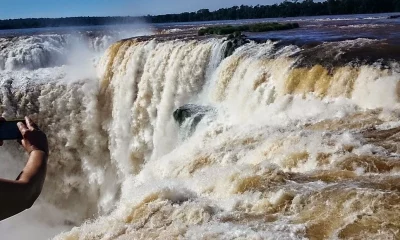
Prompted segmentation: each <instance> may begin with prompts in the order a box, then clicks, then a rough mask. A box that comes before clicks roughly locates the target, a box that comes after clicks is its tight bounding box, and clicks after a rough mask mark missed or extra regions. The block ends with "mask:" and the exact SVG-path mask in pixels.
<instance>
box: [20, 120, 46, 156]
mask: <svg viewBox="0 0 400 240" xmlns="http://www.w3.org/2000/svg"><path fill="white" fill-rule="evenodd" d="M25 122H26V125H25V124H24V123H22V122H19V123H18V128H19V131H20V132H21V134H22V138H23V139H22V140H21V144H22V146H23V147H24V148H25V150H26V152H27V153H28V154H30V153H31V152H32V151H34V150H39V151H43V152H44V153H46V154H48V153H49V147H48V143H47V137H46V134H44V132H42V131H40V129H39V128H38V126H37V125H36V123H34V122H33V121H32V120H31V119H30V118H28V117H25Z"/></svg>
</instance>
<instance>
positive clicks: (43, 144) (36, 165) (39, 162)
mask: <svg viewBox="0 0 400 240" xmlns="http://www.w3.org/2000/svg"><path fill="white" fill-rule="evenodd" d="M25 120H26V123H27V124H26V125H25V124H23V123H18V128H19V130H20V131H21V134H22V136H23V139H22V141H21V144H22V146H23V147H24V149H25V151H26V152H27V153H28V154H29V158H28V162H27V163H26V165H25V167H24V169H23V170H22V172H21V174H20V175H19V177H18V179H17V180H15V181H11V180H5V179H0V221H1V220H4V219H6V218H9V217H11V216H14V215H16V214H18V213H20V212H22V211H24V210H26V209H28V208H30V207H31V206H32V205H33V203H34V202H35V201H36V199H37V198H38V197H39V195H40V193H41V191H42V187H43V183H44V180H45V177H46V166H47V156H48V145H47V138H46V135H45V134H44V133H43V132H42V131H40V130H39V129H38V127H37V126H36V124H35V123H34V122H33V121H32V120H31V119H29V118H27V117H26V118H25ZM0 121H4V119H0ZM0 145H2V142H0Z"/></svg>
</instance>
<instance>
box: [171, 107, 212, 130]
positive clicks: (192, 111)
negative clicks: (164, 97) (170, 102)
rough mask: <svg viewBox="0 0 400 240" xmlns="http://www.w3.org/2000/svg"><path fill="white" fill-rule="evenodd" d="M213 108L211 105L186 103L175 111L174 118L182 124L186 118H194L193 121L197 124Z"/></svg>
mask: <svg viewBox="0 0 400 240" xmlns="http://www.w3.org/2000/svg"><path fill="white" fill-rule="evenodd" d="M212 110H213V108H211V107H209V106H200V105H196V104H185V105H183V106H181V107H180V108H178V109H176V110H175V111H174V114H173V115H174V119H175V121H177V122H178V123H179V125H182V124H183V123H184V122H185V121H186V120H188V119H193V122H195V124H196V125H197V124H198V123H199V122H200V121H201V119H203V117H204V116H205V115H206V114H207V113H208V112H210V111H212Z"/></svg>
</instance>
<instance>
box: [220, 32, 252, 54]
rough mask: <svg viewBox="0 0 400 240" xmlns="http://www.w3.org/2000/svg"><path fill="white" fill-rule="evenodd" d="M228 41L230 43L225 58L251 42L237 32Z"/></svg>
mask: <svg viewBox="0 0 400 240" xmlns="http://www.w3.org/2000/svg"><path fill="white" fill-rule="evenodd" d="M226 41H228V43H227V45H226V49H225V53H224V57H225V58H226V57H229V56H230V55H232V54H233V53H234V52H235V50H236V49H237V48H239V47H241V46H243V45H245V44H247V43H249V42H250V40H249V39H247V37H246V36H245V35H243V34H241V33H240V32H235V33H234V34H231V35H229V36H228V38H227V40H226Z"/></svg>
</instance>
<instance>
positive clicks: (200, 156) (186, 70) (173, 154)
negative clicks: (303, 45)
mask: <svg viewBox="0 0 400 240" xmlns="http://www.w3.org/2000/svg"><path fill="white" fill-rule="evenodd" d="M227 43H228V42H227V41H224V40H223V39H206V40H174V41H162V40H149V41H139V40H135V39H131V40H124V41H120V42H117V43H115V44H114V45H112V46H111V47H110V48H109V49H108V50H107V52H106V54H105V55H104V56H103V57H102V59H101V60H100V61H99V63H98V65H97V70H98V71H99V73H98V75H99V76H100V79H101V80H99V81H98V80H97V78H88V77H87V76H85V77H81V78H79V79H81V80H79V81H76V80H75V81H68V80H66V79H65V76H63V75H62V76H60V77H59V79H61V80H57V78H56V79H54V76H51V77H50V76H48V78H45V79H42V80H41V81H40V82H38V81H35V78H34V77H35V76H30V77H29V76H26V78H23V79H21V80H20V81H16V80H15V79H14V78H12V77H9V78H8V79H5V80H4V81H3V82H2V88H1V89H2V92H1V99H0V102H1V108H0V110H1V111H2V112H3V113H4V114H5V116H6V117H9V118H11V117H19V116H22V115H25V114H35V117H36V119H37V121H38V123H39V125H40V126H43V129H44V130H45V131H46V132H47V133H48V135H49V140H50V147H51V158H50V160H49V173H48V178H47V181H46V185H45V189H44V193H43V196H42V197H41V203H42V204H44V205H41V206H46V204H47V205H51V206H52V208H55V209H57V211H60V213H59V214H58V215H61V216H56V217H54V218H55V219H61V220H58V221H61V224H65V223H69V224H70V225H80V224H82V222H83V221H84V220H85V219H88V218H94V219H93V220H90V221H88V222H86V223H84V224H83V225H81V226H79V227H75V228H73V229H72V230H70V231H68V232H66V233H62V234H60V235H58V236H56V237H55V239H68V240H72V239H305V238H309V239H326V238H330V239H338V238H353V239H360V238H364V237H368V238H371V239H397V238H399V237H400V231H399V229H400V221H399V218H398V216H399V214H400V204H399V200H400V193H399V189H400V181H399V180H400V179H399V175H398V173H399V169H400V161H399V160H398V157H399V153H398V150H397V146H398V136H397V135H398V134H399V132H400V129H399V126H400V124H399V123H400V121H399V120H398V119H399V116H400V112H399V104H398V102H399V94H398V86H399V81H400V75H399V68H398V67H397V66H396V63H393V64H392V66H390V67H387V68H385V67H384V66H382V65H379V64H375V65H367V64H359V65H355V64H343V65H341V66H332V67H329V68H328V67H327V66H323V65H318V64H316V65H310V66H303V65H301V64H300V63H301V61H302V59H301V58H302V57H301V53H302V49H300V48H298V47H296V46H292V45H289V46H284V47H282V46H279V45H278V44H276V43H273V42H266V43H262V44H257V43H254V42H251V43H248V44H245V45H243V46H241V47H240V48H238V49H236V51H235V52H234V53H233V54H232V55H231V56H229V57H227V58H225V59H223V56H224V55H225V53H226V48H227V47H228V46H227V45H228V44H227ZM342 44H343V45H346V44H347V45H357V44H368V43H366V40H363V39H357V40H352V41H347V42H343V43H342ZM43 71H44V70H43ZM41 76H46V75H41ZM31 78H33V81H32V79H31ZM49 78H51V79H49ZM383 93H384V94H383ZM188 103H192V104H196V105H198V106H204V108H202V107H199V109H208V110H207V111H204V112H202V114H203V115H204V116H202V118H201V119H198V120H196V124H194V125H191V127H187V128H185V127H184V126H185V122H186V123H189V124H192V123H193V117H195V116H198V115H196V114H187V115H185V114H173V113H174V111H175V110H176V109H178V108H179V107H181V106H183V105H185V104H188ZM189 107H190V105H189ZM174 117H175V118H178V117H182V119H181V121H182V124H181V126H180V125H179V124H178V123H177V121H176V120H175V119H174ZM180 127H181V129H179V128H180ZM182 128H183V129H184V130H185V129H187V131H191V133H190V134H187V132H186V133H185V132H184V131H182ZM180 134H183V135H184V137H182V136H180ZM5 150H6V151H5V153H4V154H10V155H11V156H20V155H21V154H20V155H18V154H17V152H18V151H17V149H16V144H12V143H10V144H9V145H8V146H6V147H5ZM21 158H22V157H21ZM54 212H56V211H54ZM98 215H99V216H100V217H97V216H98ZM45 218H46V217H45ZM48 219H52V216H49V218H48ZM63 221H64V222H63Z"/></svg>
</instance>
